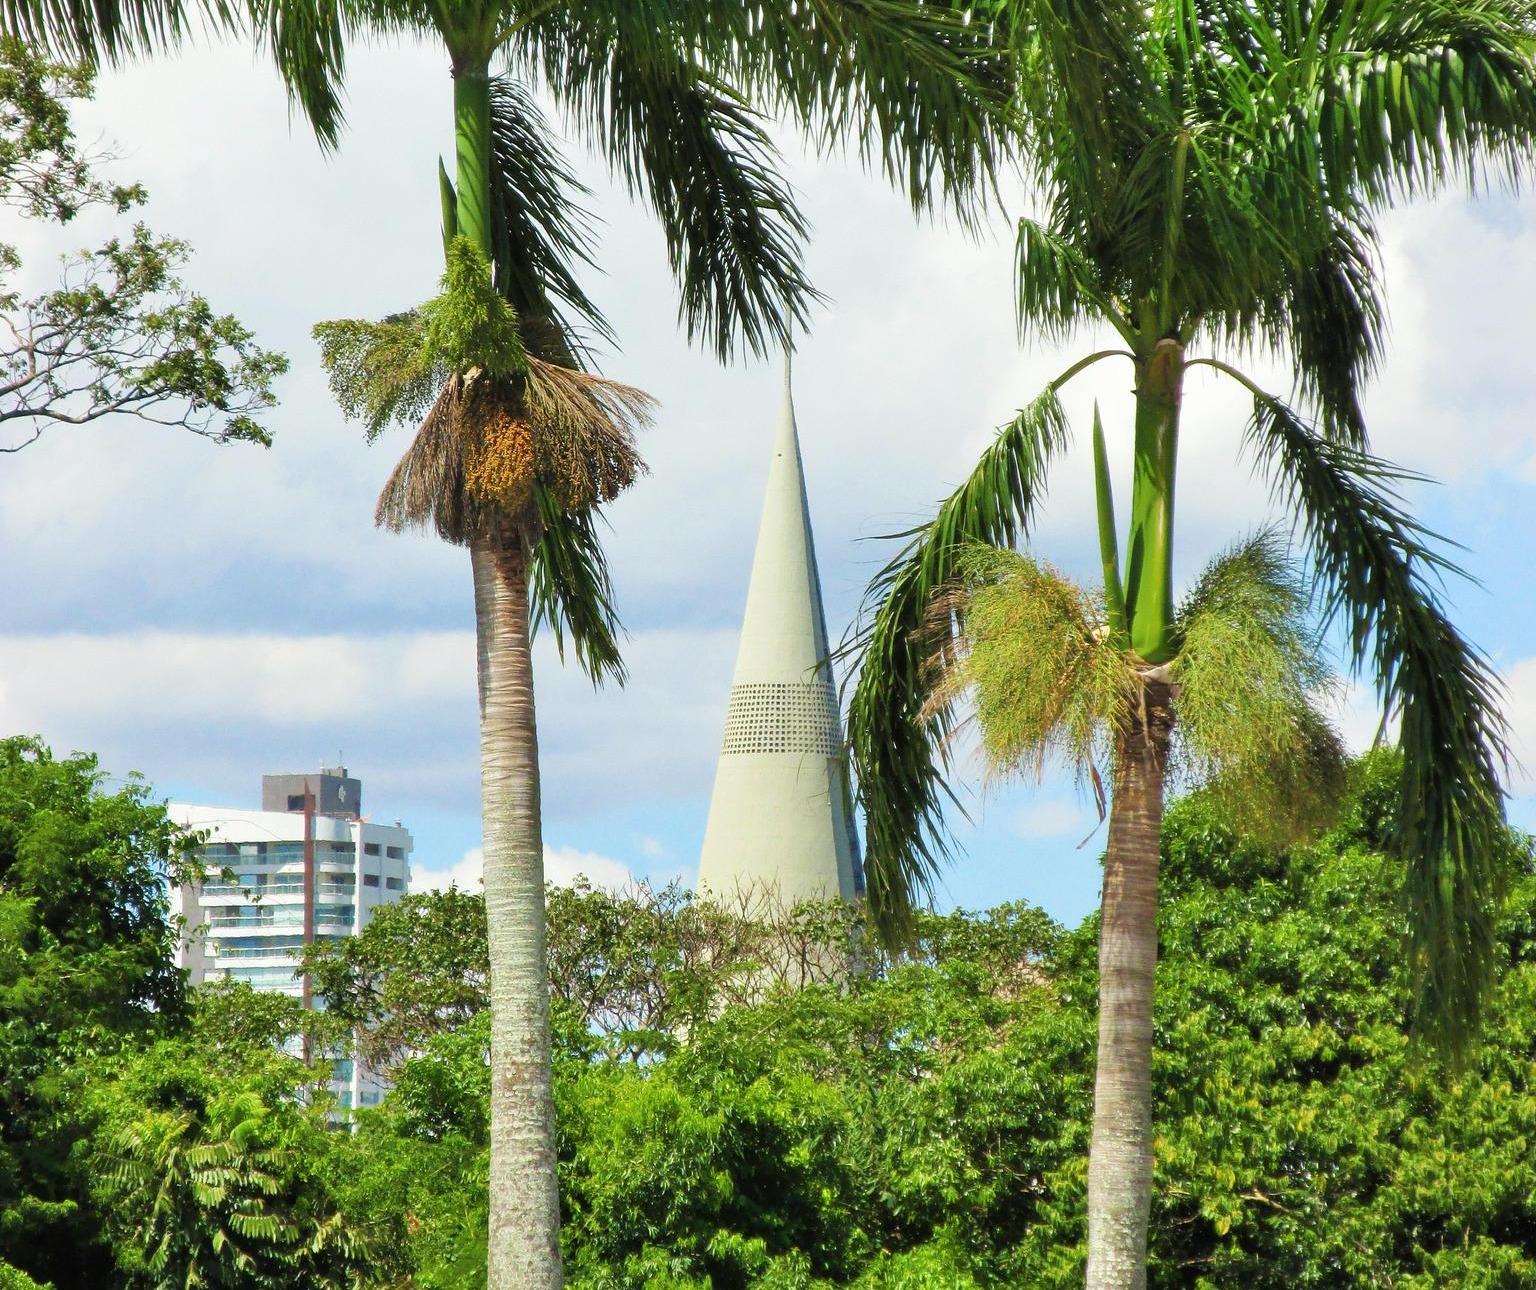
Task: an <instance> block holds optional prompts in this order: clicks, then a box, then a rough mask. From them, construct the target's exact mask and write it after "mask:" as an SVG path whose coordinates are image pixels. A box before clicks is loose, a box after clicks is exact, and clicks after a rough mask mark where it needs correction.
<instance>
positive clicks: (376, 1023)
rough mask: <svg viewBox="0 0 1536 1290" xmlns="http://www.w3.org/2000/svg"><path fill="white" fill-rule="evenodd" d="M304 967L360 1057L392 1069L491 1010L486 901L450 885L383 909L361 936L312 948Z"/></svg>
mask: <svg viewBox="0 0 1536 1290" xmlns="http://www.w3.org/2000/svg"><path fill="white" fill-rule="evenodd" d="M303 970H304V971H305V972H306V973H307V974H308V975H309V978H310V983H311V988H312V989H313V990H314V992H315V994H316V995H317V996H318V997H320V998H323V999H324V1000H325V1012H326V1015H327V1016H329V1017H332V1018H334V1019H335V1020H336V1021H338V1022H339V1023H341V1024H342V1025H344V1026H346V1027H348V1028H349V1029H351V1030H352V1031H353V1033H354V1034H355V1035H356V1043H357V1056H358V1057H359V1058H361V1059H362V1060H363V1061H366V1062H368V1063H369V1064H370V1065H372V1066H375V1067H377V1068H380V1069H383V1068H388V1067H391V1066H393V1065H394V1064H395V1063H396V1062H398V1061H399V1060H400V1059H401V1058H402V1057H404V1056H405V1055H406V1054H407V1053H409V1052H411V1051H413V1050H416V1049H419V1048H422V1047H424V1046H425V1044H426V1043H427V1041H428V1040H429V1039H431V1038H432V1036H433V1035H436V1034H441V1033H443V1032H445V1031H451V1030H454V1029H456V1028H457V1027H459V1026H461V1025H463V1024H464V1023H465V1022H467V1021H468V1020H470V1018H472V1017H474V1016H476V1015H477V1014H479V1013H481V1012H483V1011H484V1010H485V1009H486V1008H487V1007H488V1006H489V1004H490V990H489V978H490V961H489V956H488V950H487V946H486V935H485V899H484V897H482V896H480V895H478V894H475V895H471V894H470V893H469V892H465V891H460V890H459V889H458V888H457V887H451V888H449V889H448V890H447V891H429V892H422V893H419V894H413V895H409V896H405V897H404V898H402V899H401V900H399V901H397V902H395V903H393V904H388V905H381V906H380V907H379V908H378V909H376V910H375V911H374V914H373V917H372V918H371V919H370V920H369V923H368V926H367V927H365V928H363V930H362V931H361V932H360V933H358V934H357V935H356V936H348V937H344V938H341V939H339V940H332V941H317V942H316V943H315V944H314V945H311V946H307V947H306V948H305V950H304V956H303Z"/></svg>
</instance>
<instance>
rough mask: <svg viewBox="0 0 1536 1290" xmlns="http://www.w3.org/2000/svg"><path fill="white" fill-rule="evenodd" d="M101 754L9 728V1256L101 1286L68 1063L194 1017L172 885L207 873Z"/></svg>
mask: <svg viewBox="0 0 1536 1290" xmlns="http://www.w3.org/2000/svg"><path fill="white" fill-rule="evenodd" d="M103 778H104V776H103V775H102V772H101V771H100V769H99V768H98V766H97V763H96V759H95V758H94V757H89V756H83V755H82V756H74V757H69V758H64V759H57V758H55V757H54V756H53V754H52V753H51V752H49V750H48V749H47V747H46V746H44V745H43V744H42V743H41V742H40V741H39V740H36V739H29V738H10V739H4V740H0V1018H3V1019H4V1025H3V1026H0V1259H9V1260H11V1261H12V1262H13V1263H15V1264H16V1265H17V1267H18V1268H21V1269H23V1270H25V1271H27V1272H29V1273H32V1274H33V1275H36V1276H41V1277H46V1278H49V1279H51V1280H55V1281H57V1282H58V1283H59V1284H61V1285H86V1284H94V1283H96V1281H97V1278H98V1277H99V1275H100V1273H101V1265H102V1258H103V1250H102V1247H101V1245H100V1243H99V1240H98V1234H97V1232H96V1231H95V1230H93V1219H92V1217H91V1216H90V1215H88V1214H85V1213H82V1211H81V1208H80V1195H79V1191H78V1189H77V1187H76V1184H75V1181H74V1179H73V1177H72V1175H71V1173H70V1170H69V1167H68V1153H69V1150H70V1147H71V1143H72V1142H73V1141H74V1140H75V1138H76V1136H77V1135H78V1133H79V1131H80V1130H79V1126H78V1124H77V1123H76V1121H75V1119H74V1118H73V1117H72V1115H71V1113H70V1099H69V1094H68V1086H67V1082H66V1079H65V1076H66V1074H67V1072H68V1070H69V1069H70V1068H71V1067H72V1066H73V1065H74V1064H76V1063H78V1062H79V1061H81V1060H83V1059H86V1058H89V1057H92V1056H94V1055H98V1054H103V1053H111V1052H115V1051H117V1050H118V1049H120V1048H121V1047H123V1046H124V1045H132V1044H135V1043H138V1042H142V1041H144V1040H145V1039H147V1038H149V1037H152V1036H154V1035H157V1034H163V1033H165V1032H166V1031H168V1030H169V1029H171V1028H173V1027H174V1026H176V1025H178V1024H179V1023H180V1022H181V1021H182V1020H183V1019H184V1018H185V1017H186V1015H187V993H186V980H185V974H184V973H182V972H180V971H179V970H178V969H177V968H176V966H175V953H176V940H177V936H178V927H177V924H176V920H175V919H174V918H173V917H172V914H171V910H170V906H169V903H168V898H167V884H169V883H175V882H180V881H183V880H186V879H189V878H191V877H193V876H195V874H196V872H197V865H196V860H195V857H194V856H193V854H192V853H191V852H190V851H189V850H188V849H187V843H186V839H185V838H184V836H183V835H182V834H181V833H180V832H179V831H178V830H177V829H176V827H175V826H174V825H173V824H172V823H171V822H170V820H169V819H168V818H167V817H166V814H165V810H164V808H163V807H161V806H159V805H157V804H153V803H152V802H151V801H150V799H149V791H148V788H147V787H146V786H145V785H144V783H143V782H142V781H140V780H138V779H130V780H129V781H128V783H127V784H125V785H124V786H123V787H122V788H120V789H118V790H117V791H116V792H112V793H108V792H105V791H103V787H102V781H103Z"/></svg>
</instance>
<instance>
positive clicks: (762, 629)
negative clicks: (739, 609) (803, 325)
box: [699, 355, 863, 909]
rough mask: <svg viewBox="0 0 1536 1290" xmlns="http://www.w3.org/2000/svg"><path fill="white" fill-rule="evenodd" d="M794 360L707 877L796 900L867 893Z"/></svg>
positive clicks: (710, 831)
mask: <svg viewBox="0 0 1536 1290" xmlns="http://www.w3.org/2000/svg"><path fill="white" fill-rule="evenodd" d="M789 377H790V373H789V358H788V355H786V356H785V360H784V405H783V408H782V410H781V411H780V413H779V427H778V434H777V436H776V438H775V442H774V446H773V460H772V462H771V464H770V466H769V469H768V487H767V491H766V493H765V495H764V497H763V514H762V520H761V521H760V523H759V525H758V530H757V553H756V555H755V556H754V558H753V561H752V582H751V585H750V587H749V589H748V591H747V611H746V616H745V617H744V618H743V620H742V625H741V645H740V646H739V648H738V649H737V653H736V674H735V677H734V679H733V681H732V684H731V701H730V707H729V709H728V711H727V713H726V718H725V739H724V741H723V743H722V744H721V748H720V763H719V767H718V769H717V770H716V771H715V790H714V795H713V796H712V797H711V799H710V804H709V824H708V827H707V828H706V830H705V833H704V850H703V853H702V855H701V858H700V863H699V886H700V889H701V890H703V891H707V892H708V893H710V894H712V895H714V896H715V897H716V898H717V899H729V898H731V897H732V896H734V895H736V894H738V893H741V894H744V895H746V896H748V897H751V898H753V899H755V900H760V899H764V898H767V899H771V900H773V901H776V902H777V903H778V904H779V905H780V906H781V907H782V908H786V909H787V908H789V907H790V906H792V905H794V903H795V902H796V901H800V900H819V899H828V898H831V897H841V898H842V899H844V900H850V901H851V900H853V899H855V898H856V897H858V896H861V895H862V894H863V874H862V872H861V869H860V865H859V855H858V841H857V837H856V835H855V833H854V828H853V811H852V802H851V797H850V794H849V791H848V772H847V760H846V757H845V752H844V747H843V732H842V724H841V722H840V721H839V719H838V706H837V691H836V688H835V686H834V685H833V681H832V669H831V667H830V665H829V663H828V661H827V653H828V650H827V624H826V616H825V614H824V613H823V612H822V607H821V582H820V580H819V579H818V577H817V574H816V548H815V544H814V542H813V541H812V538H811V518H810V510H809V507H808V505H807V502H806V495H805V473H804V470H803V468H802V466H801V461H800V440H799V436H798V434H797V433H796V429H795V409H794V404H793V402H792V400H791V397H790V385H789Z"/></svg>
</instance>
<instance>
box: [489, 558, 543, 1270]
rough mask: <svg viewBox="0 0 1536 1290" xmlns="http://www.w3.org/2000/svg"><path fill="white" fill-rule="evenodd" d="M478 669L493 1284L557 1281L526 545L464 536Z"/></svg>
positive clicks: (541, 880) (540, 833) (536, 769)
mask: <svg viewBox="0 0 1536 1290" xmlns="http://www.w3.org/2000/svg"><path fill="white" fill-rule="evenodd" d="M470 563H471V565H472V567H473V570H474V578H475V645H476V651H477V656H478V665H479V680H480V784H481V803H482V806H481V809H482V811H483V825H482V827H483V832H484V852H485V920H486V930H487V933H488V938H489V941H490V959H491V1166H490V1244H489V1254H490V1260H489V1270H488V1279H487V1284H488V1286H489V1287H490V1290H514V1288H515V1290H560V1286H561V1284H562V1275H561V1266H560V1196H559V1189H558V1187H557V1185H556V1180H555V1132H554V1124H555V1116H554V1099H553V1092H552V1088H551V1079H550V1038H549V979H548V969H547V967H546V955H545V925H544V846H543V836H542V829H541V824H540V809H539V739H538V730H537V727H536V725H535V719H534V701H533V658H532V654H531V651H530V644H531V642H530V638H529V624H528V555H527V549H526V547H525V546H524V545H522V544H521V543H520V542H517V541H516V540H513V541H501V540H497V539H494V538H492V539H480V540H477V541H475V542H474V543H473V544H472V545H471V547H470Z"/></svg>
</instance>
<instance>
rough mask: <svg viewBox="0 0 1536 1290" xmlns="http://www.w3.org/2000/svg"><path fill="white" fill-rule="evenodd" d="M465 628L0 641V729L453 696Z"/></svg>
mask: <svg viewBox="0 0 1536 1290" xmlns="http://www.w3.org/2000/svg"><path fill="white" fill-rule="evenodd" d="M473 666H474V638H473V637H472V636H471V635H470V634H469V633H466V632H413V633H398V634H389V633H385V634H380V635H374V636H358V635H340V634H337V635H326V636H280V635H275V634H271V633H254V632H252V633H240V634H224V633H218V634H200V633H193V632H166V631H156V630H153V629H147V630H143V631H134V632H125V633H117V634H110V635H95V636H93V635H85V634H83V633H78V632H71V633H60V634H56V635H35V636H10V637H0V728H6V729H11V730H28V729H51V728H55V727H58V726H61V725H62V726H66V727H68V726H72V725H76V724H81V723H87V722H90V723H99V724H101V725H105V726H108V727H112V726H120V725H129V724H132V725H136V726H145V725H149V726H156V725H171V724H176V725H180V724H182V723H186V722H210V723H221V724H222V723H239V722H247V723H258V724H270V725H280V726H295V727H305V726H333V725H335V724H337V723H341V722H355V721H357V720H359V719H361V718H364V717H374V716H378V715H381V714H383V713H387V712H388V711H389V710H390V709H391V708H399V707H413V706H417V705H426V706H432V705H437V704H441V703H445V702H448V703H452V702H455V701H457V702H458V703H461V704H462V703H464V702H467V701H469V700H470V699H471V698H472V696H473V691H474V671H473Z"/></svg>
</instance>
